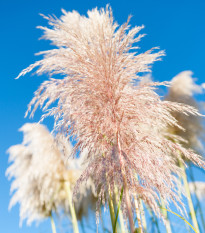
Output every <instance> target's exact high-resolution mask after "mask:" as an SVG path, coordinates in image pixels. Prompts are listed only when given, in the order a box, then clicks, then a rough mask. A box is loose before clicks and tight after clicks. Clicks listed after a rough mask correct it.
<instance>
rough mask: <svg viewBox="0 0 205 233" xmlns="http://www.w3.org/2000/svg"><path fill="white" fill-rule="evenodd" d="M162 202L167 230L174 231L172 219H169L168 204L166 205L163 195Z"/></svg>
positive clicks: (169, 232) (170, 232) (168, 232)
mask: <svg viewBox="0 0 205 233" xmlns="http://www.w3.org/2000/svg"><path fill="white" fill-rule="evenodd" d="M161 204H162V213H163V215H164V217H165V227H166V231H167V233H172V229H171V224H170V221H169V217H168V213H167V209H166V206H165V203H164V200H163V198H162V197H161Z"/></svg>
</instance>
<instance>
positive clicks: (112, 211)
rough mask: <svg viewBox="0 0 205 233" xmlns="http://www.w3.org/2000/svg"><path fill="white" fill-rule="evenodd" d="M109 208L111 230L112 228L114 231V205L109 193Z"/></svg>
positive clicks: (114, 232) (114, 231)
mask: <svg viewBox="0 0 205 233" xmlns="http://www.w3.org/2000/svg"><path fill="white" fill-rule="evenodd" d="M109 210H110V218H111V222H112V230H113V233H116V232H117V230H116V229H115V227H114V225H115V211H114V205H113V201H112V198H111V195H110V200H109Z"/></svg>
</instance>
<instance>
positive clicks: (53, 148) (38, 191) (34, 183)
mask: <svg viewBox="0 0 205 233" xmlns="http://www.w3.org/2000/svg"><path fill="white" fill-rule="evenodd" d="M20 131H22V132H23V133H24V140H23V143H22V144H21V145H15V146H12V147H10V148H9V150H8V152H9V154H10V157H9V161H10V162H13V163H12V164H11V165H10V166H9V168H8V169H7V172H6V174H7V176H8V178H9V179H11V178H12V177H13V178H14V180H13V181H12V185H11V192H12V193H13V192H14V191H15V192H14V194H13V196H12V199H11V201H10V208H11V207H12V206H14V205H15V204H16V203H19V204H20V224H22V222H23V220H24V219H27V224H31V223H32V222H33V221H37V222H38V221H40V220H42V219H44V218H46V217H48V216H50V214H51V212H52V211H54V210H57V209H58V208H59V207H61V208H63V209H64V210H65V211H68V203H67V195H68V194H67V192H66V189H65V181H66V182H69V183H70V186H71V188H73V187H74V185H75V182H76V180H77V179H78V177H79V176H80V174H81V172H82V168H81V166H80V164H79V162H80V161H73V160H67V159H66V160H65V157H64V158H63V151H62V150H61V149H63V150H64V151H66V153H71V150H72V148H71V145H70V143H69V142H68V141H65V139H64V138H63V137H62V136H59V135H58V140H57V141H56V140H55V139H54V138H53V136H52V135H51V134H50V133H49V131H48V130H47V129H46V127H45V126H43V125H40V124H25V125H24V126H23V127H22V128H21V129H20ZM65 161H66V164H65ZM91 184H92V181H90V185H89V186H88V185H87V186H84V190H83V193H82V192H80V194H79V199H80V200H82V199H83V198H84V199H86V198H90V197H91V196H93V192H91V190H93V189H91ZM80 200H77V201H76V200H74V203H76V202H77V205H78V208H81V211H84V212H83V213H85V210H84V207H83V206H84V204H83V203H82V202H81V201H80ZM87 211H88V210H87ZM86 213H87V212H86Z"/></svg>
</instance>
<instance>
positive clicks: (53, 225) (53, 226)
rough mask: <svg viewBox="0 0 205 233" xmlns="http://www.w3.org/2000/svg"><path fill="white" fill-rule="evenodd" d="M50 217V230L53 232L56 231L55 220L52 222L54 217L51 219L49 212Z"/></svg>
mask: <svg viewBox="0 0 205 233" xmlns="http://www.w3.org/2000/svg"><path fill="white" fill-rule="evenodd" d="M50 219H51V228H52V232H53V233H56V226H55V222H54V219H53V216H52V214H51V216H50Z"/></svg>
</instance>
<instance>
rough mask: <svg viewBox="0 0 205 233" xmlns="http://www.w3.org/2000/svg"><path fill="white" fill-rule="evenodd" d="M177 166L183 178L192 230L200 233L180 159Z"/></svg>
mask: <svg viewBox="0 0 205 233" xmlns="http://www.w3.org/2000/svg"><path fill="white" fill-rule="evenodd" d="M179 166H180V168H181V169H182V178H183V183H184V188H185V191H186V196H187V200H188V204H189V209H190V214H191V218H192V221H193V224H194V228H195V229H196V232H197V233H200V231H199V225H198V222H197V218H196V213H195V210H194V205H193V202H192V198H191V193H190V189H189V184H188V180H187V175H186V170H185V167H184V164H183V163H182V161H181V160H180V159H179Z"/></svg>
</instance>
